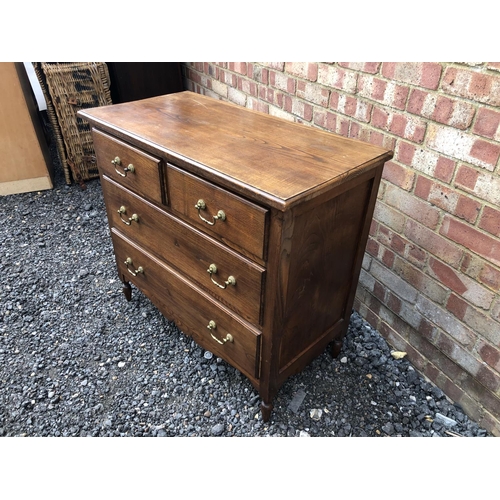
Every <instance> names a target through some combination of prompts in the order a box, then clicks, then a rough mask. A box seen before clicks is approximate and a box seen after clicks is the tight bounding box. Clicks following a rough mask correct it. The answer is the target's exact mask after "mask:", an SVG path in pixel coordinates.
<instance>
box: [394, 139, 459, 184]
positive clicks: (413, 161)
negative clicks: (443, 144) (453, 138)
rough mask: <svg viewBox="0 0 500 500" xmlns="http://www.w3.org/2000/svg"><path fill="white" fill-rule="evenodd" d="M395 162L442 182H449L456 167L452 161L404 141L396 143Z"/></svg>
mask: <svg viewBox="0 0 500 500" xmlns="http://www.w3.org/2000/svg"><path fill="white" fill-rule="evenodd" d="M395 160H397V161H399V162H401V163H404V164H405V165H409V166H411V167H413V168H414V169H415V170H418V171H420V172H423V173H424V174H427V175H428V176H430V177H436V178H437V179H439V180H442V181H444V182H450V180H451V179H452V177H453V173H454V172H455V166H456V162H454V161H453V160H449V159H448V158H444V157H443V156H441V155H439V154H438V153H436V152H434V151H431V150H428V149H424V148H422V147H418V146H416V145H415V144H412V143H409V142H405V141H398V147H397V150H396V155H395Z"/></svg>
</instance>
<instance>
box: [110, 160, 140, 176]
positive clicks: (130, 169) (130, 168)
mask: <svg viewBox="0 0 500 500" xmlns="http://www.w3.org/2000/svg"><path fill="white" fill-rule="evenodd" d="M111 163H112V164H113V165H114V166H115V172H116V173H117V174H118V175H121V176H122V177H127V172H130V173H132V174H133V173H134V172H135V167H134V165H132V163H131V164H130V165H129V166H128V167H125V168H124V169H123V173H122V172H120V171H119V170H118V169H117V168H116V167H120V166H121V164H122V161H121V160H120V157H119V156H115V159H114V160H111Z"/></svg>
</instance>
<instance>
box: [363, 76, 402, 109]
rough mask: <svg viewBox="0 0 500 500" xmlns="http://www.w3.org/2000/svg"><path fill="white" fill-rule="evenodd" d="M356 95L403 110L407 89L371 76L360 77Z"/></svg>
mask: <svg viewBox="0 0 500 500" xmlns="http://www.w3.org/2000/svg"><path fill="white" fill-rule="evenodd" d="M357 93H358V95H359V96H360V97H364V98H367V99H371V100H374V101H377V102H379V103H380V104H384V105H386V106H390V107H391V108H396V109H400V110H404V109H405V106H406V99H407V97H408V93H409V88H408V87H407V86H406V85H401V84H398V83H396V82H394V81H388V80H383V79H381V78H377V77H374V76H371V75H360V76H359V77H358V89H357Z"/></svg>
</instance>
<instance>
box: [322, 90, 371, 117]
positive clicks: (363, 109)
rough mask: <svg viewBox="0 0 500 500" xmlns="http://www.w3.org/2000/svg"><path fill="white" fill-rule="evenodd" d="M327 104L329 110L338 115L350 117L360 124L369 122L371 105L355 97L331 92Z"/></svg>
mask: <svg viewBox="0 0 500 500" xmlns="http://www.w3.org/2000/svg"><path fill="white" fill-rule="evenodd" d="M329 104H330V108H331V109H333V110H334V111H337V112H338V113H342V114H345V115H347V116H351V117H353V118H356V119H357V120H360V121H362V122H369V121H370V117H371V111H372V105H371V104H369V103H367V102H365V101H363V100H360V99H357V98H356V97H353V96H350V95H346V94H340V93H339V92H332V93H331V96H330V103H329Z"/></svg>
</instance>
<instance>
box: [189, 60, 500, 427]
mask: <svg viewBox="0 0 500 500" xmlns="http://www.w3.org/2000/svg"><path fill="white" fill-rule="evenodd" d="M183 69H184V76H185V82H186V88H188V89H189V90H193V91H195V92H199V93H203V94H206V95H209V96H212V97H216V98H218V99H223V100H227V101H231V102H233V103H236V104H238V105H241V106H246V107H247V108H251V109H255V110H258V111H262V112H264V113H269V114H273V115H277V116H280V117H283V118H285V119H288V120H294V121H297V122H302V123H304V124H306V125H309V126H313V127H318V128H322V129H325V130H329V131H332V132H335V133H338V134H341V135H344V136H347V137H353V138H357V139H360V140H362V141H367V142H371V143H374V144H377V145H380V146H384V147H386V148H388V149H392V150H394V158H393V160H392V161H390V162H389V163H387V165H386V167H385V169H384V174H383V181H382V184H381V187H380V191H379V199H378V203H377V206H376V210H375V217H374V220H373V223H372V226H371V232H370V239H369V241H368V245H367V248H366V255H365V259H364V263H363V270H362V274H361V278H360V284H359V287H358V293H357V296H356V302H355V308H356V309H357V310H358V311H359V312H360V313H361V314H362V315H363V317H365V318H366V319H367V320H368V321H369V322H370V323H371V324H372V325H373V326H374V327H375V328H377V329H378V330H379V331H380V333H381V334H382V335H383V336H384V337H385V338H386V339H387V341H388V342H389V343H390V344H391V345H392V346H393V347H395V348H397V349H398V350H404V351H407V352H408V357H409V359H410V360H411V361H412V362H413V363H414V365H415V366H416V367H417V368H418V369H419V370H420V371H421V373H423V374H424V375H425V376H427V377H428V378H429V379H431V380H432V381H433V382H434V383H436V384H437V385H438V386H439V387H441V388H442V389H443V390H444V392H445V393H446V394H447V395H448V396H449V397H450V398H451V399H452V400H453V401H455V402H457V403H458V404H460V405H461V406H462V407H463V409H464V410H465V411H466V412H467V413H468V414H469V415H470V416H471V417H472V418H474V419H475V420H476V421H477V422H479V424H480V425H482V426H483V427H484V428H486V429H488V430H490V431H491V432H493V433H495V434H497V435H500V295H499V290H500V239H499V237H500V167H499V157H500V127H499V124H500V63H435V62H432V63H415V62H413V63H377V62H375V63H283V62H276V63H241V62H240V63H236V62H235V63H203V62H196V63H185V64H184V67H183Z"/></svg>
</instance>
